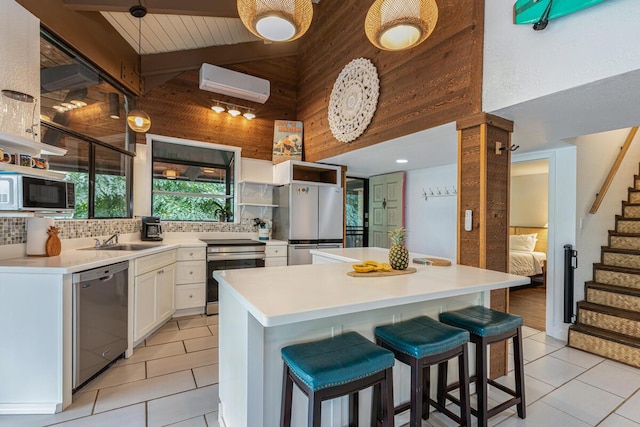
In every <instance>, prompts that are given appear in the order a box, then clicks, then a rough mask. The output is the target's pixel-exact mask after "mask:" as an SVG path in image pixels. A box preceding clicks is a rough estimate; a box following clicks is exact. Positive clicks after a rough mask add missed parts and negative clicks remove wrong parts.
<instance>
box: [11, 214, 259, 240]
mask: <svg viewBox="0 0 640 427" xmlns="http://www.w3.org/2000/svg"><path fill="white" fill-rule="evenodd" d="M26 223H27V221H26V218H0V245H13V244H20V243H26V242H27V231H26V228H25V227H26ZM55 225H56V227H58V228H59V229H60V234H59V236H60V238H61V239H78V238H83V237H97V236H107V235H110V234H113V233H115V232H116V231H119V232H121V233H123V234H127V233H139V232H140V227H141V222H140V220H139V219H136V218H133V219H88V220H82V219H73V220H56V221H55ZM256 230H257V228H256V227H255V225H254V223H253V220H252V219H248V218H244V219H243V220H242V222H241V223H240V224H235V223H229V222H222V223H221V222H190V221H162V231H163V232H165V233H169V232H215V231H227V232H238V233H239V232H252V231H256Z"/></svg>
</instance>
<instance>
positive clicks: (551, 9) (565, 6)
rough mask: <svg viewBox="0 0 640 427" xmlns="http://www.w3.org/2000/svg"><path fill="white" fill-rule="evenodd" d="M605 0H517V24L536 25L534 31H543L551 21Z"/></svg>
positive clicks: (514, 10) (515, 7)
mask: <svg viewBox="0 0 640 427" xmlns="http://www.w3.org/2000/svg"><path fill="white" fill-rule="evenodd" d="M603 1H605V0H517V1H516V3H515V4H514V5H513V19H514V23H516V24H535V25H534V29H536V30H543V29H544V28H545V27H546V24H547V22H548V20H549V19H554V18H559V17H561V16H564V15H568V14H570V13H573V12H577V11H579V10H582V9H586V8H587V7H591V6H594V5H596V4H598V3H602V2H603Z"/></svg>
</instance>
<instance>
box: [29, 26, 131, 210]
mask: <svg viewBox="0 0 640 427" xmlns="http://www.w3.org/2000/svg"><path fill="white" fill-rule="evenodd" d="M39 37H40V38H41V39H45V40H46V41H47V42H48V43H50V44H52V45H54V46H55V47H56V48H57V49H59V50H60V51H62V52H63V53H64V54H66V55H68V56H70V57H72V58H73V59H74V60H75V61H77V62H79V63H82V64H83V65H84V66H86V67H88V68H91V69H93V70H95V71H96V72H97V73H98V75H99V76H100V78H101V79H103V80H104V81H105V82H107V83H108V84H109V85H111V86H112V87H113V88H114V89H117V90H118V91H119V92H120V94H121V95H122V96H123V97H124V99H125V103H127V102H131V101H134V100H135V95H134V94H133V92H131V91H130V90H128V89H126V88H125V87H124V86H123V85H122V84H120V83H119V82H118V81H117V80H116V79H114V78H113V77H112V76H111V75H109V74H108V73H107V72H105V71H104V70H103V69H102V68H100V67H98V66H97V65H96V64H95V63H93V62H92V61H91V60H89V59H88V58H86V57H85V56H84V55H82V54H81V53H80V52H77V51H76V50H74V49H73V47H71V46H69V45H67V44H66V43H65V42H64V41H63V40H61V39H59V38H58V37H57V36H56V35H54V34H53V33H52V32H50V31H49V30H47V29H46V28H45V27H43V26H42V25H41V26H40V34H39ZM40 112H42V103H40ZM40 127H41V128H48V129H51V130H54V131H57V132H60V133H62V134H65V135H68V136H71V137H73V138H75V139H78V140H80V141H84V142H86V143H87V144H89V147H88V148H89V150H88V175H89V176H88V181H89V189H88V197H89V201H88V202H89V203H88V209H87V218H77V219H78V220H86V219H125V218H133V211H134V206H133V199H134V190H133V181H134V175H133V172H134V161H135V157H136V134H135V132H134V131H132V130H131V129H129V127H128V126H127V125H126V123H125V125H124V132H125V141H124V146H125V148H120V147H117V146H113V145H109V144H106V143H104V142H102V141H100V140H98V139H96V138H94V137H92V136H89V135H84V134H82V133H79V132H77V131H75V130H73V129H70V128H68V127H66V126H63V125H61V124H59V123H55V122H53V121H49V120H44V119H41V120H40ZM41 133H44V132H42V131H41ZM96 146H100V147H102V148H105V149H107V150H112V151H115V152H118V153H120V154H121V155H125V156H128V157H129V161H128V162H127V163H128V164H127V167H126V170H125V171H124V173H125V178H126V189H125V192H126V194H125V197H126V200H125V203H126V214H125V215H126V216H124V217H96V216H95V193H96V191H95V176H96V159H95V147H96ZM74 219H76V218H74Z"/></svg>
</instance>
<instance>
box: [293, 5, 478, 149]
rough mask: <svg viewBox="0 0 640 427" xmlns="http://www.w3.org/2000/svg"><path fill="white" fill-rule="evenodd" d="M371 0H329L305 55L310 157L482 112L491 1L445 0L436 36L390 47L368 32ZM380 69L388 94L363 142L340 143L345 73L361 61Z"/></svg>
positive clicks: (303, 104)
mask: <svg viewBox="0 0 640 427" xmlns="http://www.w3.org/2000/svg"><path fill="white" fill-rule="evenodd" d="M370 5H371V1H370V0H353V1H342V0H323V1H322V2H321V3H320V4H319V5H318V7H317V8H316V9H315V15H314V19H313V23H312V24H311V28H310V30H309V32H308V33H307V34H306V35H305V36H304V37H302V38H301V39H300V40H301V49H300V53H299V54H298V69H299V75H300V79H299V85H298V110H297V117H298V120H302V121H303V122H304V126H305V131H304V133H305V137H304V143H305V150H304V151H305V160H308V161H317V160H321V159H323V158H327V157H330V156H334V155H337V154H341V153H344V152H348V151H352V150H355V149H358V148H363V147H367V146H370V145H373V144H377V143H380V142H384V141H388V140H390V139H393V138H397V137H400V136H403V135H408V134H411V133H414V132H417V131H420V130H424V129H429V128H432V127H434V126H438V125H442V124H445V123H450V122H452V121H455V120H458V119H460V118H463V117H466V116H468V115H470V114H472V113H477V112H480V111H481V101H482V100H481V98H482V47H483V41H482V40H483V26H484V0H438V7H439V18H438V23H437V25H436V28H435V30H434V32H433V34H431V36H430V37H429V38H428V39H427V40H426V41H425V42H424V43H422V44H421V45H419V46H417V47H416V48H414V49H410V50H407V51H402V52H385V51H380V50H378V49H377V48H375V47H374V46H373V45H372V44H371V43H370V42H369V40H368V39H367V37H366V35H365V33H364V20H365V16H366V13H367V11H368V9H369V6H370ZM360 57H364V58H368V59H370V60H371V61H372V62H373V63H374V65H375V66H376V68H377V69H378V75H379V78H380V98H379V101H378V109H377V111H376V113H375V115H374V117H373V120H372V121H371V124H370V125H369V127H368V129H367V130H366V131H365V132H364V134H363V135H362V136H360V137H359V138H358V139H357V140H356V141H353V142H351V143H348V144H344V143H341V142H339V141H337V140H336V139H335V138H334V137H333V135H332V134H331V131H330V129H329V122H328V111H327V110H328V106H329V99H330V95H331V90H332V88H333V84H334V82H335V80H336V78H337V77H338V74H339V73H340V71H341V70H342V69H343V68H344V66H345V65H346V64H348V63H349V62H350V61H351V60H353V59H356V58H360Z"/></svg>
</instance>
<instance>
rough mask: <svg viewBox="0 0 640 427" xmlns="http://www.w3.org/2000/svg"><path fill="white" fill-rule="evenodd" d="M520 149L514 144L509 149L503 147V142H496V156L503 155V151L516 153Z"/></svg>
mask: <svg viewBox="0 0 640 427" xmlns="http://www.w3.org/2000/svg"><path fill="white" fill-rule="evenodd" d="M518 148H520V146H519V145H515V144H512V145H510V146H509V147H507V146H502V142H499V141H496V154H502V152H503V151H507V150H509V151H512V152H513V151H516V150H517V149H518Z"/></svg>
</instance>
